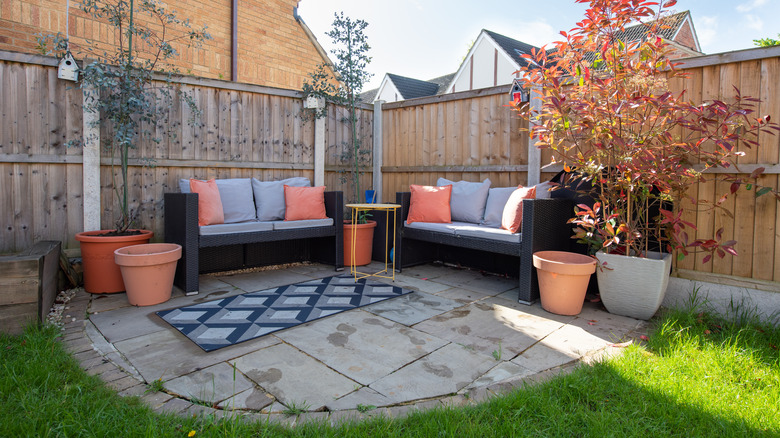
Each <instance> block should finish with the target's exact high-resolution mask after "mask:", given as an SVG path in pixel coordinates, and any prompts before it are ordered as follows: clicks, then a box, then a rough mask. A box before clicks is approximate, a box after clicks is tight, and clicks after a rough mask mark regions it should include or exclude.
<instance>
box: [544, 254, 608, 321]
mask: <svg viewBox="0 0 780 438" xmlns="http://www.w3.org/2000/svg"><path fill="white" fill-rule="evenodd" d="M534 267H536V277H537V279H538V280H539V296H540V298H541V301H542V308H543V309H544V310H546V311H548V312H550V313H555V314H557V315H577V314H579V313H580V312H581V311H582V304H583V303H584V301H585V293H586V292H587V290H588V282H589V281H590V276H591V275H592V274H593V272H594V271H596V259H594V258H593V257H588V256H586V255H582V254H576V253H573V252H565V251H538V252H535V253H534Z"/></svg>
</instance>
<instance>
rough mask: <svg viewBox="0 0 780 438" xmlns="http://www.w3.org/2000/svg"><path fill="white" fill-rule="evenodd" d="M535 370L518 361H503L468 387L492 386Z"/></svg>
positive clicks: (524, 375) (527, 374) (521, 376)
mask: <svg viewBox="0 0 780 438" xmlns="http://www.w3.org/2000/svg"><path fill="white" fill-rule="evenodd" d="M533 373H534V372H533V371H532V370H529V369H528V368H526V367H524V366H521V365H519V364H517V363H513V362H507V361H502V362H501V363H499V364H498V365H496V366H494V367H493V368H492V369H491V370H490V371H488V372H487V373H485V374H483V375H482V376H480V377H479V378H478V379H477V380H475V381H473V382H471V384H470V385H468V386H466V388H476V387H480V386H490V385H493V384H496V383H498V382H502V381H505V380H507V379H518V378H523V377H526V376H530V375H531V374H533Z"/></svg>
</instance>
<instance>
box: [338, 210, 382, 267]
mask: <svg viewBox="0 0 780 438" xmlns="http://www.w3.org/2000/svg"><path fill="white" fill-rule="evenodd" d="M374 228H376V221H368V222H367V223H365V224H355V225H352V223H351V222H349V221H344V266H365V265H367V264H369V263H371V251H372V249H373V245H374ZM353 236H354V240H353ZM353 254H354V258H355V261H354V264H353V263H352V258H353Z"/></svg>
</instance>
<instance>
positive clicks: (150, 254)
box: [114, 243, 181, 306]
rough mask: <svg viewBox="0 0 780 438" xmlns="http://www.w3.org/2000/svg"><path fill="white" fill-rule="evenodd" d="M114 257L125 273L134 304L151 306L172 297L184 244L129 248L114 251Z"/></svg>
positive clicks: (160, 244) (130, 298)
mask: <svg viewBox="0 0 780 438" xmlns="http://www.w3.org/2000/svg"><path fill="white" fill-rule="evenodd" d="M114 258H115V259H116V264H117V265H119V267H120V268H121V270H122V278H123V279H124V281H125V286H126V287H127V301H129V302H130V304H132V305H134V306H151V305H154V304H160V303H164V302H165V301H168V300H169V299H170V298H171V291H172V290H173V277H174V275H175V274H176V263H177V262H178V261H179V259H180V258H181V245H177V244H175V243H148V244H146V245H132V246H126V247H124V248H119V249H117V250H116V251H114Z"/></svg>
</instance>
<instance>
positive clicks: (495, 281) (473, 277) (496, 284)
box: [435, 268, 518, 296]
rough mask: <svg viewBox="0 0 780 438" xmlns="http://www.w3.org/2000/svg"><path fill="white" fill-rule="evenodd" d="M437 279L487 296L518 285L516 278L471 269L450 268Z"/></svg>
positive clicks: (438, 281)
mask: <svg viewBox="0 0 780 438" xmlns="http://www.w3.org/2000/svg"><path fill="white" fill-rule="evenodd" d="M435 281H436V282H437V283H442V284H447V285H450V286H452V287H457V288H460V289H468V290H470V291H473V292H477V293H479V294H482V295H485V296H494V295H498V294H500V293H503V292H506V291H508V290H510V289H513V288H516V287H518V286H517V279H516V278H512V277H502V276H498V275H491V274H482V273H480V272H479V271H472V270H469V269H453V268H450V270H449V272H447V273H446V275H441V276H439V277H437V278H436V279H435Z"/></svg>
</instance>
